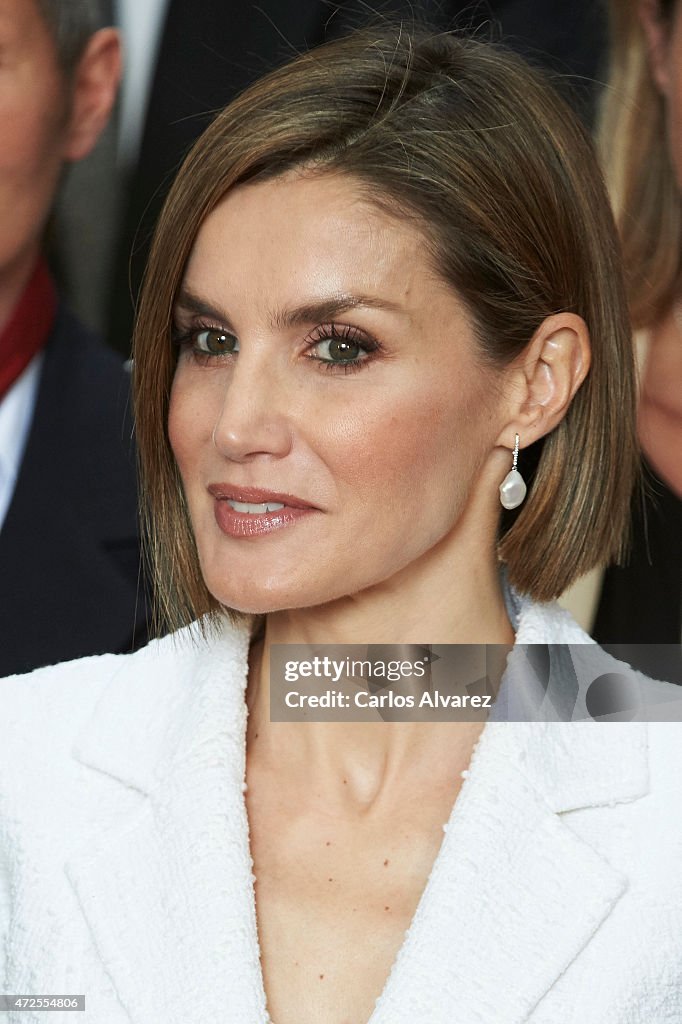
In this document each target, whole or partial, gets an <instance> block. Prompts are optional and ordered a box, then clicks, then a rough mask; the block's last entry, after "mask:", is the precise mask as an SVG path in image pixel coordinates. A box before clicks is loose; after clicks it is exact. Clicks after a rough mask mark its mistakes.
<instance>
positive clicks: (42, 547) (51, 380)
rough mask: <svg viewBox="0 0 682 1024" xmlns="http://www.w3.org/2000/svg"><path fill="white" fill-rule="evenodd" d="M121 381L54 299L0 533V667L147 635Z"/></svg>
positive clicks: (118, 365)
mask: <svg viewBox="0 0 682 1024" xmlns="http://www.w3.org/2000/svg"><path fill="white" fill-rule="evenodd" d="M129 390H130V379H129V375H128V373H127V372H126V371H125V370H124V368H123V365H122V360H121V358H120V357H119V356H117V355H116V354H115V353H113V352H111V351H110V350H109V349H107V348H105V347H104V346H103V345H102V344H100V343H99V342H98V341H97V340H96V339H95V337H94V336H93V335H91V334H90V333H89V332H88V331H87V330H86V329H85V328H84V327H83V326H82V325H81V324H80V323H79V322H78V321H77V320H76V319H75V318H74V317H73V315H72V314H71V313H69V312H68V311H67V310H66V309H65V308H64V307H63V306H61V307H60V308H59V311H58V314H57V319H56V322H55V326H54V329H53V332H52V334H51V336H50V339H49V342H48V344H47V348H46V350H45V362H44V364H43V370H42V375H41V378H40V383H39V390H38V395H37V401H36V407H35V411H34V415H33V421H32V424H31V429H30V433H29V437H28V441H27V444H26V449H25V451H24V456H23V460H22V463H21V467H20V470H19V476H18V479H17V483H16V487H15V491H14V495H13V497H12V502H11V505H10V507H9V510H8V513H7V517H6V519H5V522H4V524H3V526H2V530H1V531H0V676H4V675H9V674H11V673H14V672H25V671H28V670H30V669H32V668H36V667H38V666H41V665H48V664H53V663H55V662H58V661H65V660H67V659H70V658H76V657H82V656H85V655H89V654H100V653H104V652H122V651H129V650H131V649H133V648H134V647H137V646H140V645H141V644H142V643H144V642H145V641H146V639H147V631H146V627H145V622H146V618H147V608H146V603H145V600H144V596H143V593H142V588H140V597H139V599H138V572H139V539H138V529H137V488H136V480H135V457H134V448H133V442H132V420H131V417H130V410H129Z"/></svg>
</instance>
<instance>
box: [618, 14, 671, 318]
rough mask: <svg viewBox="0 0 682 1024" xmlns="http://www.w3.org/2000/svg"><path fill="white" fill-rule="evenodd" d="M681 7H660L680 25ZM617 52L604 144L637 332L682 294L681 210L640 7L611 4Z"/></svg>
mask: <svg viewBox="0 0 682 1024" xmlns="http://www.w3.org/2000/svg"><path fill="white" fill-rule="evenodd" d="M674 7H675V0H659V16H660V17H661V19H663V20H664V21H668V20H670V19H672V17H673V11H674ZM609 19H610V37H611V52H610V61H609V75H608V87H607V88H606V89H605V90H604V93H603V97H602V104H601V110H600V119H599V131H598V142H599V149H600V152H601V157H602V162H603V166H604V171H605V174H606V179H607V184H608V187H609V191H610V193H611V200H612V204H613V208H614V213H615V216H616V223H617V225H618V230H619V233H620V237H621V242H622V248H623V258H624V261H625V274H626V281H627V288H628V296H629V301H630V311H631V316H632V321H633V325H634V327H635V328H641V327H648V326H651V325H653V324H655V323H656V322H657V321H658V320H660V319H661V318H662V317H663V316H664V315H665V313H666V312H667V311H668V310H669V309H670V307H671V306H672V304H673V302H674V301H675V297H676V295H677V294H679V290H680V284H681V283H682V282H681V278H682V203H681V201H680V190H679V186H678V184H677V181H676V178H675V172H674V169H673V165H672V161H671V158H670V151H669V145H668V138H667V131H666V123H665V104H664V100H663V97H662V96H661V94H660V92H659V91H658V89H657V88H656V85H655V83H654V81H653V78H652V75H651V70H650V67H649V59H648V53H647V45H646V38H645V35H644V30H643V28H642V25H641V23H640V20H639V17H638V13H637V3H636V0H610V3H609Z"/></svg>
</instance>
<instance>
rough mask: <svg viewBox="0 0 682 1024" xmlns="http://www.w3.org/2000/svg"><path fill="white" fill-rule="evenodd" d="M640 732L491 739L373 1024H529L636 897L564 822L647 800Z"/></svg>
mask: <svg viewBox="0 0 682 1024" xmlns="http://www.w3.org/2000/svg"><path fill="white" fill-rule="evenodd" d="M645 729H646V726H645V725H644V724H641V723H638V724H636V725H624V726H621V725H613V724H601V725H598V724H594V723H589V724H588V723H549V724H542V723H515V722H509V723H490V724H489V725H487V726H486V728H485V730H484V732H483V734H482V736H481V739H480V741H479V744H478V747H477V750H476V753H475V755H474V758H473V759H472V763H471V767H470V770H469V774H468V777H467V778H466V780H465V782H464V784H463V786H462V789H461V791H460V795H459V798H458V799H457V802H456V806H455V808H454V809H453V813H452V816H451V818H450V821H449V822H448V824H447V826H446V828H445V835H444V838H443V844H442V847H441V850H440V853H439V856H438V858H437V860H436V863H435V865H434V870H433V872H432V874H431V878H430V879H429V883H428V885H427V888H426V890H425V892H424V894H423V896H422V899H421V901H420V905H419V907H418V910H417V913H416V915H415V918H414V920H413V923H412V926H411V928H410V930H409V931H408V933H407V937H406V940H405V943H404V945H403V948H402V949H401V951H400V954H399V956H398V959H397V961H396V963H395V964H394V967H393V971H392V973H391V977H390V979H389V982H388V984H387V986H386V988H385V990H384V992H383V994H382V997H381V999H380V1000H379V1003H378V1005H377V1009H376V1011H375V1014H374V1015H373V1016H372V1018H371V1022H370V1024H408V1022H413V1021H415V1020H428V1021H429V1024H441V1022H442V1024H451V1021H452V1019H453V1017H452V1014H453V1008H456V1011H457V1019H458V1020H463V1021H467V1022H472V1024H473V1022H481V1024H483V1022H488V1021H491V1020H494V1021H495V1024H520V1022H522V1021H525V1020H527V1019H528V1018H529V1015H530V1014H531V1013H532V1011H533V1009H534V1007H535V1006H536V1005H537V1003H538V1002H539V1001H540V1000H541V999H542V997H543V996H544V995H545V994H546V993H547V991H548V990H549V989H550V987H551V986H552V984H553V983H554V982H555V981H556V980H557V978H558V977H559V975H560V974H561V973H562V972H563V971H564V970H565V968H566V967H568V965H569V964H570V963H571V961H573V960H574V959H575V957H576V956H577V955H578V954H579V953H580V951H581V950H582V949H583V947H584V946H585V945H586V943H587V942H589V940H590V938H591V937H592V935H594V933H595V931H596V930H597V928H598V927H599V925H600V924H601V923H602V921H603V920H604V919H605V918H606V917H607V916H608V914H609V913H610V911H611V910H612V908H613V907H614V906H615V904H616V903H617V901H618V900H619V899H620V897H621V895H622V894H623V892H624V891H625V889H626V887H627V879H626V878H625V877H623V876H622V875H621V874H620V873H619V872H617V871H616V870H614V869H613V868H612V867H611V866H610V865H609V864H608V863H607V862H606V861H605V860H604V859H603V858H602V857H601V856H600V855H599V854H598V853H596V852H595V851H594V850H593V849H592V848H591V847H590V846H589V845H588V844H587V843H585V842H584V841H583V840H582V839H581V838H579V837H578V836H577V835H576V834H575V833H574V832H573V831H572V830H571V828H570V826H569V825H568V824H567V823H566V822H565V821H564V819H563V818H562V813H563V812H565V811H568V810H571V809H577V807H584V806H590V805H592V804H596V803H601V802H606V801H607V800H608V802H614V801H619V800H631V799H634V798H636V797H638V796H641V795H642V794H643V793H644V792H646V786H647V773H646V745H645V742H644V737H645V733H644V730H645ZM614 763H615V764H617V765H618V766H619V769H620V768H621V767H625V766H628V767H625V773H624V774H623V775H621V776H620V777H619V778H618V779H614V772H613V765H614ZM605 779H606V780H607V781H608V784H607V785H605Z"/></svg>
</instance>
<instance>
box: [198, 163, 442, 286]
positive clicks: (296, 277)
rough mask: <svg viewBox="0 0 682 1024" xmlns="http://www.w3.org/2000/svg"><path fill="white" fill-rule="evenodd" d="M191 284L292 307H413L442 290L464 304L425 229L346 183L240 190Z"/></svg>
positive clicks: (206, 238)
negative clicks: (311, 300) (360, 301)
mask: <svg viewBox="0 0 682 1024" xmlns="http://www.w3.org/2000/svg"><path fill="white" fill-rule="evenodd" d="M184 283H185V284H186V285H187V286H188V287H189V288H191V289H192V290H193V291H196V290H201V291H206V289H207V288H211V289H219V290H221V291H222V290H225V291H226V292H227V293H228V294H229V295H230V296H231V297H232V296H233V295H234V294H235V292H239V293H240V294H241V295H242V296H245V295H246V294H248V295H249V298H250V299H251V300H253V299H255V298H262V299H266V298H270V299H273V298H274V296H275V294H276V295H277V299H278V301H282V302H284V303H286V302H288V301H289V300H290V299H291V300H293V299H294V298H295V297H297V296H300V294H301V293H302V292H306V293H314V292H317V291H320V292H322V291H324V292H325V294H327V293H330V292H334V291H338V292H352V291H362V292H364V293H367V292H374V293H376V294H385V295H387V296H388V297H390V298H392V299H393V300H397V301H402V302H405V303H407V304H412V303H415V302H417V303H418V300H419V297H420V295H423V293H424V292H425V291H427V290H428V291H430V292H432V291H434V290H437V291H440V292H442V293H443V295H444V296H445V295H447V296H449V298H450V299H451V300H454V299H455V296H454V293H453V292H452V290H451V289H450V288H449V287H448V286H447V284H446V283H445V282H444V281H443V280H442V279H440V278H439V277H438V276H437V274H436V273H435V272H434V270H433V268H432V265H431V262H430V260H429V256H428V250H427V243H426V239H425V237H424V235H423V234H422V233H421V232H420V231H419V229H418V227H417V226H416V224H415V222H414V221H412V220H408V219H406V218H403V219H402V220H401V218H400V217H399V215H397V214H396V215H392V214H389V213H387V212H386V211H384V210H383V209H381V208H380V207H379V206H377V205H376V204H374V203H373V202H372V201H371V199H370V198H369V197H368V196H367V195H366V194H363V191H362V187H361V185H360V184H359V183H358V182H356V181H354V180H353V179H352V178H351V177H350V176H347V175H341V174H333V175H332V174H317V175H310V174H306V175H302V174H301V173H299V172H296V173H294V174H288V175H286V176H282V177H279V178H276V179H272V180H270V181H267V182H262V183H256V184H246V185H241V186H238V187H237V188H235V189H233V190H232V191H231V192H229V193H228V194H227V196H226V197H225V198H224V199H223V200H222V201H221V203H220V204H219V205H218V206H217V207H216V208H215V209H214V210H213V211H212V213H211V214H209V216H208V217H207V218H206V220H205V221H204V223H203V225H202V227H201V229H200V231H199V233H198V235H197V238H196V240H195V243H194V247H193V251H192V254H191V256H190V259H189V262H188V265H187V268H186V274H185V282H184Z"/></svg>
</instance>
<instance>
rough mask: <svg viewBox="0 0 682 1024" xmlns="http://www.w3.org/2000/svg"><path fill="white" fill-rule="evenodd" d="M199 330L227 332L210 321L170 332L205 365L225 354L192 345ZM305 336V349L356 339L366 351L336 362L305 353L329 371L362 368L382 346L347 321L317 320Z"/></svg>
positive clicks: (174, 341) (345, 371)
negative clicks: (318, 322)
mask: <svg viewBox="0 0 682 1024" xmlns="http://www.w3.org/2000/svg"><path fill="white" fill-rule="evenodd" d="M202 331H224V333H225V334H229V333H230V332H229V331H225V330H224V328H222V327H219V326H218V325H217V324H215V323H211V322H210V321H205V322H204V321H198V322H197V323H196V324H195V325H194V326H193V327H191V328H189V329H185V328H181V327H179V326H175V327H174V328H173V332H172V342H173V344H174V345H175V346H177V347H178V348H182V347H184V346H187V345H192V352H193V355H194V358H195V359H196V360H200V361H201V362H202V363H203V364H204V365H207V364H208V363H210V362H211V361H212V360H219V359H223V358H224V356H220V355H213V354H211V353H208V352H200V351H197V349H196V348H194V346H193V343H194V339H195V338H196V336H197V334H201V332H202ZM305 340H306V348H308V349H312V348H314V346H315V345H319V343H320V342H322V341H330V340H332V341H333V340H342V341H352V342H355V343H356V344H357V345H358V346H359V347H360V349H362V351H363V352H364V353H366V354H365V355H364V356H359V357H357V358H356V359H348V360H346V361H345V362H340V361H337V362H335V361H333V360H330V359H322V358H321V357H320V356H306V358H307V359H311V360H312V361H313V362H316V363H318V364H320V366H321V367H324V369H325V370H328V371H330V372H332V373H339V372H341V373H344V374H346V373H355V372H357V371H358V370H360V369H362V365H363V364H364V363H371V362H373V361H374V360H373V359H372V358H371V356H372V353H375V352H379V351H381V348H382V346H381V344H380V343H379V342H378V341H377V340H376V338H373V337H371V336H370V335H368V334H365V333H364V332H363V331H360V330H358V328H357V327H353V326H351V325H350V324H335V323H329V324H320V325H319V326H318V327H316V328H315V330H314V331H312V332H311V333H310V334H309V335H308V337H307V338H306V339H305Z"/></svg>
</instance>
